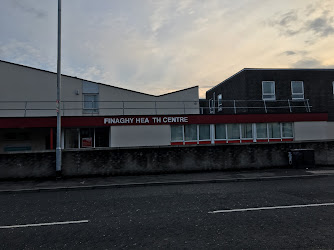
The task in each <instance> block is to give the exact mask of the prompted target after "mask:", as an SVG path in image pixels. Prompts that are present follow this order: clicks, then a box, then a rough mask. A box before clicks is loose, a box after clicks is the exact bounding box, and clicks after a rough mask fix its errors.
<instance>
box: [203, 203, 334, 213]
mask: <svg viewBox="0 0 334 250" xmlns="http://www.w3.org/2000/svg"><path fill="white" fill-rule="evenodd" d="M321 206H334V203H320V204H306V205H291V206H276V207H253V208H241V209H227V210H216V211H211V212H209V214H216V213H233V212H247V211H259V210H273V209H287V208H302V207H321Z"/></svg>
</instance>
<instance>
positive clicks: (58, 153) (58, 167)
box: [56, 0, 61, 175]
mask: <svg viewBox="0 0 334 250" xmlns="http://www.w3.org/2000/svg"><path fill="white" fill-rule="evenodd" d="M57 53H58V57H57V146H56V174H57V175H60V173H61V0H58V48H57Z"/></svg>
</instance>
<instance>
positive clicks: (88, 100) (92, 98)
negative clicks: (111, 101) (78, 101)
mask: <svg viewBox="0 0 334 250" xmlns="http://www.w3.org/2000/svg"><path fill="white" fill-rule="evenodd" d="M83 98H84V103H83V108H84V110H85V111H87V112H89V113H91V112H93V113H97V112H98V111H99V110H98V109H99V107H98V100H97V95H92V94H84V96H83Z"/></svg>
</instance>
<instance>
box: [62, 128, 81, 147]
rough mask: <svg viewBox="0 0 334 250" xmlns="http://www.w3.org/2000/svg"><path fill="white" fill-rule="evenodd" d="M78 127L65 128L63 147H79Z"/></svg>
mask: <svg viewBox="0 0 334 250" xmlns="http://www.w3.org/2000/svg"><path fill="white" fill-rule="evenodd" d="M78 133H79V129H76V128H67V129H65V138H64V139H65V148H78V147H79V134H78Z"/></svg>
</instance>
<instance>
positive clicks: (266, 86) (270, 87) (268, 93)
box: [262, 81, 276, 100]
mask: <svg viewBox="0 0 334 250" xmlns="http://www.w3.org/2000/svg"><path fill="white" fill-rule="evenodd" d="M262 100H276V96H275V82H274V81H263V82H262Z"/></svg>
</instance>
